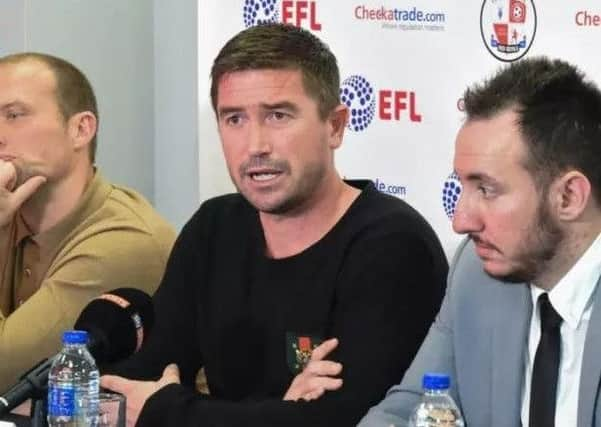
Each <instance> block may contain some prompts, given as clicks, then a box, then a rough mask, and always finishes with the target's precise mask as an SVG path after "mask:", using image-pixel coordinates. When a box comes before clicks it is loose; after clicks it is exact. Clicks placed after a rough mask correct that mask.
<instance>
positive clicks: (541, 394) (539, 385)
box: [530, 293, 561, 427]
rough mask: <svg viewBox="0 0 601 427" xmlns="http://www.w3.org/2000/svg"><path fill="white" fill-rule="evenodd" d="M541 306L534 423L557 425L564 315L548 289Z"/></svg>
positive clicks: (533, 392)
mask: <svg viewBox="0 0 601 427" xmlns="http://www.w3.org/2000/svg"><path fill="white" fill-rule="evenodd" d="M538 306H539V309H540V332H541V334H540V341H539V343H538V348H537V349H536V355H535V357H534V368H533V369H532V387H531V388H530V427H553V426H554V425H555V399H556V391H557V376H558V374H559V359H560V351H561V334H560V332H559V328H560V326H561V316H560V315H559V314H557V312H556V311H555V309H554V308H553V306H552V305H551V303H550V302H549V296H548V295H547V294H546V293H544V294H542V295H541V296H540V297H538Z"/></svg>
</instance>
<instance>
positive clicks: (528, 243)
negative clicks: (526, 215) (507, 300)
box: [487, 200, 565, 283]
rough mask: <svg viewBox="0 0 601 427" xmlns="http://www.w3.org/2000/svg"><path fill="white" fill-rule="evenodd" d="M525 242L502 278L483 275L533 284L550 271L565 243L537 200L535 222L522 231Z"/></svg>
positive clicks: (562, 236)
mask: <svg viewBox="0 0 601 427" xmlns="http://www.w3.org/2000/svg"><path fill="white" fill-rule="evenodd" d="M525 235H526V240H525V241H524V243H523V244H522V246H521V249H520V250H519V251H518V252H517V254H516V255H515V257H514V258H515V262H516V263H517V266H516V267H515V268H514V269H513V271H511V272H509V273H507V274H502V275H493V274H490V273H488V272H487V274H488V275H489V276H491V277H493V278H495V279H499V280H502V281H504V282H509V283H532V282H534V283H536V280H537V278H538V277H540V276H541V274H543V273H544V272H545V271H546V270H548V269H549V268H550V264H551V263H552V262H553V261H554V260H555V259H556V257H557V256H558V252H559V248H560V246H561V244H562V242H563V241H564V240H565V232H564V231H563V230H562V229H561V228H560V227H559V225H558V224H557V223H556V222H555V220H554V219H553V217H552V215H551V213H550V211H549V208H548V206H547V205H546V203H545V202H544V201H543V200H541V201H540V202H539V205H538V208H537V214H536V218H535V220H534V221H533V223H532V224H531V225H530V226H529V227H528V230H526V233H525Z"/></svg>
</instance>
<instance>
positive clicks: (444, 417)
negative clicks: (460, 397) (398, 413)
mask: <svg viewBox="0 0 601 427" xmlns="http://www.w3.org/2000/svg"><path fill="white" fill-rule="evenodd" d="M450 385H451V380H450V378H449V376H448V375H446V374H432V373H427V374H425V375H424V378H423V380H422V386H423V388H424V394H423V395H422V400H421V402H420V403H419V404H418V405H417V406H416V407H415V409H414V410H413V413H412V414H411V418H410V419H409V426H411V427H463V426H464V423H463V418H461V412H460V411H459V408H458V407H457V405H456V404H455V401H454V400H453V398H452V397H451V395H450V394H449V387H450Z"/></svg>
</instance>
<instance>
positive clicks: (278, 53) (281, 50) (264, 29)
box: [211, 23, 340, 119]
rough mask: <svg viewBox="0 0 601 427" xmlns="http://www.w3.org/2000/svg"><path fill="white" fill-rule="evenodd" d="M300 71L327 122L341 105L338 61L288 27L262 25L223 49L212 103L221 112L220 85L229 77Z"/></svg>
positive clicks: (312, 39) (216, 65)
mask: <svg viewBox="0 0 601 427" xmlns="http://www.w3.org/2000/svg"><path fill="white" fill-rule="evenodd" d="M261 69H292V70H300V71H301V73H302V76H303V86H304V88H305V90H306V92H307V94H308V95H309V96H311V97H313V98H315V99H316V100H317V104H318V108H319V115H320V117H321V118H322V119H325V118H326V117H327V115H328V114H329V113H330V112H331V111H332V110H333V109H334V108H335V107H336V106H337V105H338V104H340V73H339V71H338V64H337V62H336V57H335V56H334V54H333V53H332V52H331V51H330V49H329V48H328V46H327V45H326V44H325V43H323V42H322V41H321V40H319V39H318V38H317V37H315V36H314V35H313V34H312V33H310V32H309V31H307V30H304V29H302V28H298V27H294V26H292V25H287V24H274V23H270V24H260V25H257V26H255V27H250V28H248V29H246V30H243V31H241V32H239V33H238V34H236V35H235V36H234V37H233V38H231V39H230V40H229V41H228V42H227V43H226V44H225V45H224V46H223V48H222V49H221V51H220V52H219V54H218V55H217V57H216V58H215V61H214V62H213V67H212V69H211V102H212V104H213V110H215V111H217V95H218V93H217V92H218V85H219V80H220V79H221V77H222V76H223V75H225V74H227V73H232V72H236V71H244V70H261Z"/></svg>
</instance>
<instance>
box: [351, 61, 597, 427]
mask: <svg viewBox="0 0 601 427" xmlns="http://www.w3.org/2000/svg"><path fill="white" fill-rule="evenodd" d="M464 99H465V108H466V112H467V120H466V122H465V123H464V125H463V126H462V128H461V130H460V131H459V134H458V136H457V141H456V147H455V158H454V167H455V171H456V173H457V174H458V175H459V178H460V180H461V184H462V187H463V188H462V193H461V197H460V200H459V202H458V205H457V207H456V210H455V216H454V219H453V227H454V229H455V231H456V232H458V233H465V234H467V235H468V237H469V238H468V239H467V240H466V241H465V242H464V243H463V244H462V245H461V246H460V248H459V249H458V251H457V253H456V255H455V260H454V262H453V265H452V267H451V271H450V274H449V285H448V288H447V289H448V290H447V295H446V296H445V300H444V302H443V305H442V308H441V310H440V313H439V314H438V317H437V319H436V321H435V323H434V324H433V325H432V327H431V329H430V331H429V333H428V336H427V337H426V340H425V341H424V343H423V345H422V346H421V348H420V350H419V352H418V354H417V356H416V358H415V359H414V361H413V363H412V365H411V367H410V368H409V370H408V371H407V372H406V374H405V376H404V378H403V380H402V381H401V383H400V384H399V385H397V386H394V387H392V388H391V389H390V390H389V391H388V393H387V395H386V397H385V399H384V400H383V401H382V402H381V403H380V404H378V405H377V406H375V407H373V408H372V409H371V410H370V411H369V412H368V414H367V415H366V416H365V417H364V419H363V420H362V421H361V423H360V426H361V427H375V426H383V427H388V426H391V425H394V426H404V425H406V424H407V420H408V418H409V416H410V413H411V411H412V409H413V408H414V407H415V405H416V404H417V403H418V402H419V399H420V395H421V393H422V391H421V379H422V375H423V374H424V373H425V372H432V371H433V372H443V373H448V374H450V375H451V378H452V383H453V384H452V388H451V394H452V396H453V398H454V399H455V400H456V402H457V404H458V405H459V407H460V409H461V411H462V413H463V416H464V419H465V422H466V424H467V425H468V426H477V427H480V426H494V427H500V426H508V427H509V426H519V425H522V426H541V427H542V426H544V427H549V426H553V425H557V426H574V425H578V426H601V402H600V401H599V399H601V397H599V395H600V393H599V391H600V378H601V328H600V327H599V325H601V292H597V288H598V287H599V286H598V282H599V276H600V275H601V237H600V232H601V92H600V91H599V89H598V88H597V87H596V86H595V85H594V84H593V83H590V82H587V81H586V80H585V79H584V76H583V74H582V73H581V72H579V71H578V70H577V69H576V68H575V67H573V66H572V65H570V64H568V63H566V62H563V61H559V60H549V59H546V58H540V57H538V58H531V59H526V60H522V61H519V62H516V63H513V64H511V65H509V66H506V67H504V68H503V69H501V70H500V71H499V72H498V73H497V74H496V75H494V76H493V77H492V78H491V79H489V80H487V81H485V82H484V83H482V84H479V85H475V86H473V87H472V88H470V89H468V90H467V92H466V93H465V96H464ZM595 325H597V326H595Z"/></svg>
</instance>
